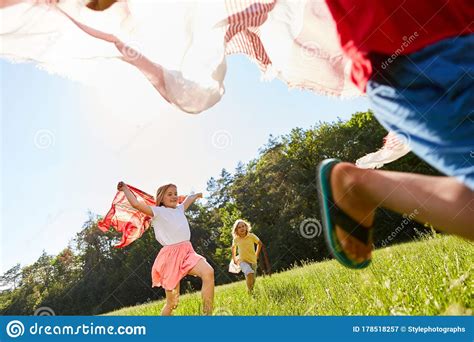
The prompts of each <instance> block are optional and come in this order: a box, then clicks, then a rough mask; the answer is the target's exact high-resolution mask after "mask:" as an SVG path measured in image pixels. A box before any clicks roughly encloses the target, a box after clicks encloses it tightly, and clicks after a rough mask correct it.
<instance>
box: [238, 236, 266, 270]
mask: <svg viewBox="0 0 474 342" xmlns="http://www.w3.org/2000/svg"><path fill="white" fill-rule="evenodd" d="M259 241H260V239H259V238H258V237H257V235H255V234H253V233H248V234H247V235H245V237H243V238H241V237H240V236H237V237H235V238H234V240H233V241H232V246H237V247H238V250H239V259H240V261H245V262H248V263H250V264H256V263H257V256H256V255H255V244H257V243H258V242H259Z"/></svg>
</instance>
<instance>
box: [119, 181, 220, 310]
mask: <svg viewBox="0 0 474 342" xmlns="http://www.w3.org/2000/svg"><path fill="white" fill-rule="evenodd" d="M117 189H118V190H119V191H123V192H124V194H125V196H126V197H127V199H128V201H129V202H130V204H131V205H132V207H134V208H135V209H137V210H140V211H141V212H142V213H144V214H145V215H148V216H151V217H152V221H153V229H154V231H155V237H156V239H157V240H158V242H159V243H160V244H161V245H163V248H162V249H161V250H160V252H159V253H158V256H157V257H156V259H155V262H154V264H153V267H152V271H151V275H152V283H153V284H152V287H159V286H162V287H163V288H164V289H165V291H166V304H165V306H164V307H163V310H162V311H161V314H162V315H163V316H169V315H171V314H172V312H173V310H174V309H176V307H177V306H178V301H179V282H180V280H181V279H182V278H183V277H184V276H186V275H188V274H189V275H193V276H197V277H200V278H201V279H202V290H201V292H202V299H203V310H204V314H206V315H210V314H212V305H213V299H214V269H213V268H212V267H211V265H209V263H207V261H206V259H204V257H203V256H201V255H199V254H197V253H196V252H195V251H194V249H193V246H192V245H191V242H190V241H189V239H190V237H191V231H190V229H189V224H188V220H187V219H186V216H185V215H184V211H185V210H186V209H187V208H188V207H189V206H190V205H191V204H192V203H193V202H194V201H195V200H196V199H198V198H202V193H198V194H195V195H190V196H187V197H186V198H185V199H184V202H183V203H181V204H178V190H177V187H176V185H174V184H166V185H163V186H161V187H159V188H158V191H157V193H156V206H154V207H152V206H148V205H146V204H145V203H143V202H139V201H138V200H137V198H136V197H135V196H134V195H133V193H132V192H131V191H130V189H128V187H127V185H126V184H124V183H123V182H120V183H119V184H118V186H117Z"/></svg>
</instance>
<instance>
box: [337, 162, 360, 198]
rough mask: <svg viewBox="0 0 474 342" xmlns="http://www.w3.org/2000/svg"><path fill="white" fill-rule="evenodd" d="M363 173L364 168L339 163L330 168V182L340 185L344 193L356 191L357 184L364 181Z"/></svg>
mask: <svg viewBox="0 0 474 342" xmlns="http://www.w3.org/2000/svg"><path fill="white" fill-rule="evenodd" d="M365 173H366V170H363V169H359V168H358V167H357V166H355V165H354V164H351V163H339V164H337V165H335V166H334V168H333V170H332V175H331V182H334V183H338V184H340V185H342V187H343V188H344V190H345V191H344V192H345V193H347V192H349V191H357V189H358V187H359V185H360V184H363V182H364V180H363V178H365V176H366V175H365ZM334 183H333V184H334Z"/></svg>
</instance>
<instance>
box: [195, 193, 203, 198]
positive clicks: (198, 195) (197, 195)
mask: <svg viewBox="0 0 474 342" xmlns="http://www.w3.org/2000/svg"><path fill="white" fill-rule="evenodd" d="M194 196H196V199H198V198H202V192H198V193H197V194H194Z"/></svg>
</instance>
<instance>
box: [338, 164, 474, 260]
mask: <svg viewBox="0 0 474 342" xmlns="http://www.w3.org/2000/svg"><path fill="white" fill-rule="evenodd" d="M331 188H332V192H333V196H334V200H335V202H336V204H337V205H338V206H339V207H340V208H341V209H342V210H344V211H345V212H346V213H347V214H348V215H349V216H351V217H352V218H353V219H354V220H356V221H357V222H360V223H362V225H363V226H366V227H369V226H371V225H372V223H373V220H374V212H375V209H376V208H377V207H384V208H387V209H390V210H392V211H395V212H397V213H400V214H403V213H406V214H412V213H415V215H414V219H415V220H417V221H419V222H422V223H424V222H429V223H431V224H432V225H434V226H435V227H436V228H437V229H440V230H442V231H444V232H446V233H450V234H456V235H459V236H461V237H464V238H468V239H471V240H474V224H473V223H472V217H473V215H472V213H473V211H474V192H473V191H471V190H470V189H469V188H467V187H466V186H464V185H463V184H461V183H460V182H458V181H457V180H456V179H454V178H452V177H434V176H424V175H418V174H413V173H402V172H391V171H380V170H365V169H359V168H357V167H356V166H355V165H353V164H350V163H340V164H337V165H335V166H334V168H333V170H332V174H331ZM336 234H337V237H338V239H339V241H340V242H341V245H342V247H343V248H344V250H345V251H346V253H347V254H348V255H349V256H350V257H351V258H353V259H355V260H357V261H362V260H364V259H365V258H366V257H368V256H369V255H370V250H371V246H366V245H364V244H362V243H361V242H359V241H358V240H357V239H355V238H352V237H351V236H350V235H349V234H347V233H346V232H345V231H344V230H342V229H340V228H339V227H336Z"/></svg>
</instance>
